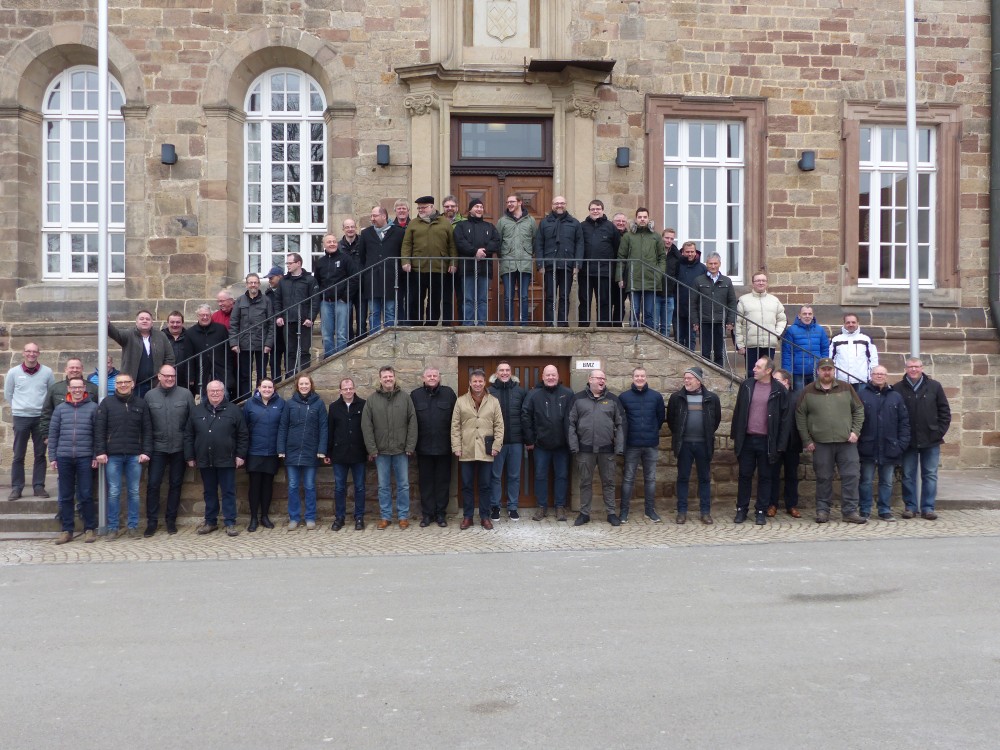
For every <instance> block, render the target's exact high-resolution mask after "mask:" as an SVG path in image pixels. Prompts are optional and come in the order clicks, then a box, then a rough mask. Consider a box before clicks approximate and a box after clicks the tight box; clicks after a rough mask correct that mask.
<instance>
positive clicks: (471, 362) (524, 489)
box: [458, 356, 570, 508]
mask: <svg viewBox="0 0 1000 750" xmlns="http://www.w3.org/2000/svg"><path fill="white" fill-rule="evenodd" d="M501 361H506V362H509V363H510V367H511V370H513V373H514V377H515V378H517V380H518V382H519V383H520V385H521V387H522V388H524V390H525V391H527V392H528V393H530V392H531V389H532V388H534V387H535V386H536V385H538V384H539V383H541V382H542V370H543V369H544V368H545V366H546V365H555V366H556V368H558V370H559V381H560V382H561V383H562V384H563V385H565V386H567V387H568V386H569V364H570V363H569V360H568V359H565V358H561V357H493V356H490V357H462V358H461V359H459V361H458V394H459V395H462V394H463V393H468V391H469V373H470V372H472V371H473V370H476V369H480V368H481V369H483V370H484V371H485V372H486V384H487V386H489V379H490V376H491V375H493V374H494V373H495V372H496V371H497V365H499V364H500V362H501ZM521 450H522V451H524V454H523V457H522V458H523V460H522V461H521V487H520V490H519V491H518V501H517V504H518V507H520V508H533V507H535V506H536V505H538V503H537V501H536V500H535V462H534V461H533V460H532V459H531V451H525V450H524V448H523V446H522V448H521ZM551 483H552V479H551V477H550V478H549V497H552V484H551ZM476 502H477V507H478V502H479V500H478V491H477V493H476ZM458 504H459V507H460V508H461V505H462V477H461V473H459V477H458ZM506 504H507V484H506V479H504V480H503V488H502V490H501V493H500V505H501V507H503V506H506Z"/></svg>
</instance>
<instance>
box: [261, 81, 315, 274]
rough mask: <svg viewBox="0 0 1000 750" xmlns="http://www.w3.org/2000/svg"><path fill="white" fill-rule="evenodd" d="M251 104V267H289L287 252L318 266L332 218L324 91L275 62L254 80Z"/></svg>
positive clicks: (262, 268)
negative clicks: (328, 198)
mask: <svg viewBox="0 0 1000 750" xmlns="http://www.w3.org/2000/svg"><path fill="white" fill-rule="evenodd" d="M245 109H246V113H247V121H246V138H245V149H246V151H245V158H246V164H245V169H244V174H245V175H246V178H245V180H246V181H245V185H244V222H243V247H244V266H245V270H246V272H247V273H251V272H253V273H267V271H268V270H269V269H270V267H271V266H272V265H276V266H280V267H281V268H284V266H285V255H286V254H287V253H300V254H301V255H302V259H303V265H304V267H306V268H311V267H312V259H313V257H316V256H320V255H322V254H323V244H322V243H323V233H324V232H325V231H326V218H327V217H326V124H325V123H324V121H323V112H324V110H325V109H326V101H325V100H324V98H323V93H322V91H321V90H320V87H319V85H318V84H317V83H316V81H315V80H313V79H312V78H311V77H309V76H308V75H306V74H305V73H302V72H301V71H298V70H291V69H275V70H270V71H268V72H267V73H264V74H263V75H262V76H260V77H259V78H258V79H257V80H256V81H254V83H253V85H252V86H251V87H250V90H249V92H248V93H247V99H246V107H245Z"/></svg>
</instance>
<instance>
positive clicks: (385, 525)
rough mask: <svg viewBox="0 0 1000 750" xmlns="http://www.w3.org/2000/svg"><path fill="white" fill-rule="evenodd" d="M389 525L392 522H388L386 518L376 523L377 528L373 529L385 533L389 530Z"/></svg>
mask: <svg viewBox="0 0 1000 750" xmlns="http://www.w3.org/2000/svg"><path fill="white" fill-rule="evenodd" d="M390 523H392V521H390V520H389V519H388V518H383V519H381V520H380V521H379V522H378V526H376V527H375V528H376V529H378V530H379V531H385V530H386V529H388V528H389V524H390Z"/></svg>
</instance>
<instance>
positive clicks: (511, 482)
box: [490, 361, 527, 521]
mask: <svg viewBox="0 0 1000 750" xmlns="http://www.w3.org/2000/svg"><path fill="white" fill-rule="evenodd" d="M490 393H492V394H493V395H494V396H495V397H496V399H497V401H499V402H500V413H501V414H503V447H502V448H501V449H500V453H498V454H497V455H496V456H495V457H494V458H493V485H492V486H493V497H492V498H491V501H490V506H491V507H490V511H491V513H490V518H492V519H493V520H496V519H498V518H500V495H501V494H502V493H503V479H504V476H506V477H507V515H508V516H509V517H510V520H511V521H517V520H518V519H520V518H521V516H520V514H519V513H518V511H517V504H518V498H519V496H520V494H521V460H522V458H523V457H524V430H522V429H521V410H522V408H523V407H524V398H525V396H526V395H527V393H526V392H525V390H524V388H522V387H521V385H520V383H519V382H518V380H517V378H515V377H514V374H513V370H511V367H510V362H504V361H501V362H500V364H498V365H497V371H496V374H495V375H493V376H492V377H491V378H490Z"/></svg>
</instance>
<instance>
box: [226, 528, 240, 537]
mask: <svg viewBox="0 0 1000 750" xmlns="http://www.w3.org/2000/svg"><path fill="white" fill-rule="evenodd" d="M239 535H240V530H239V529H237V528H236V527H235V526H227V527H226V536H239Z"/></svg>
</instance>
